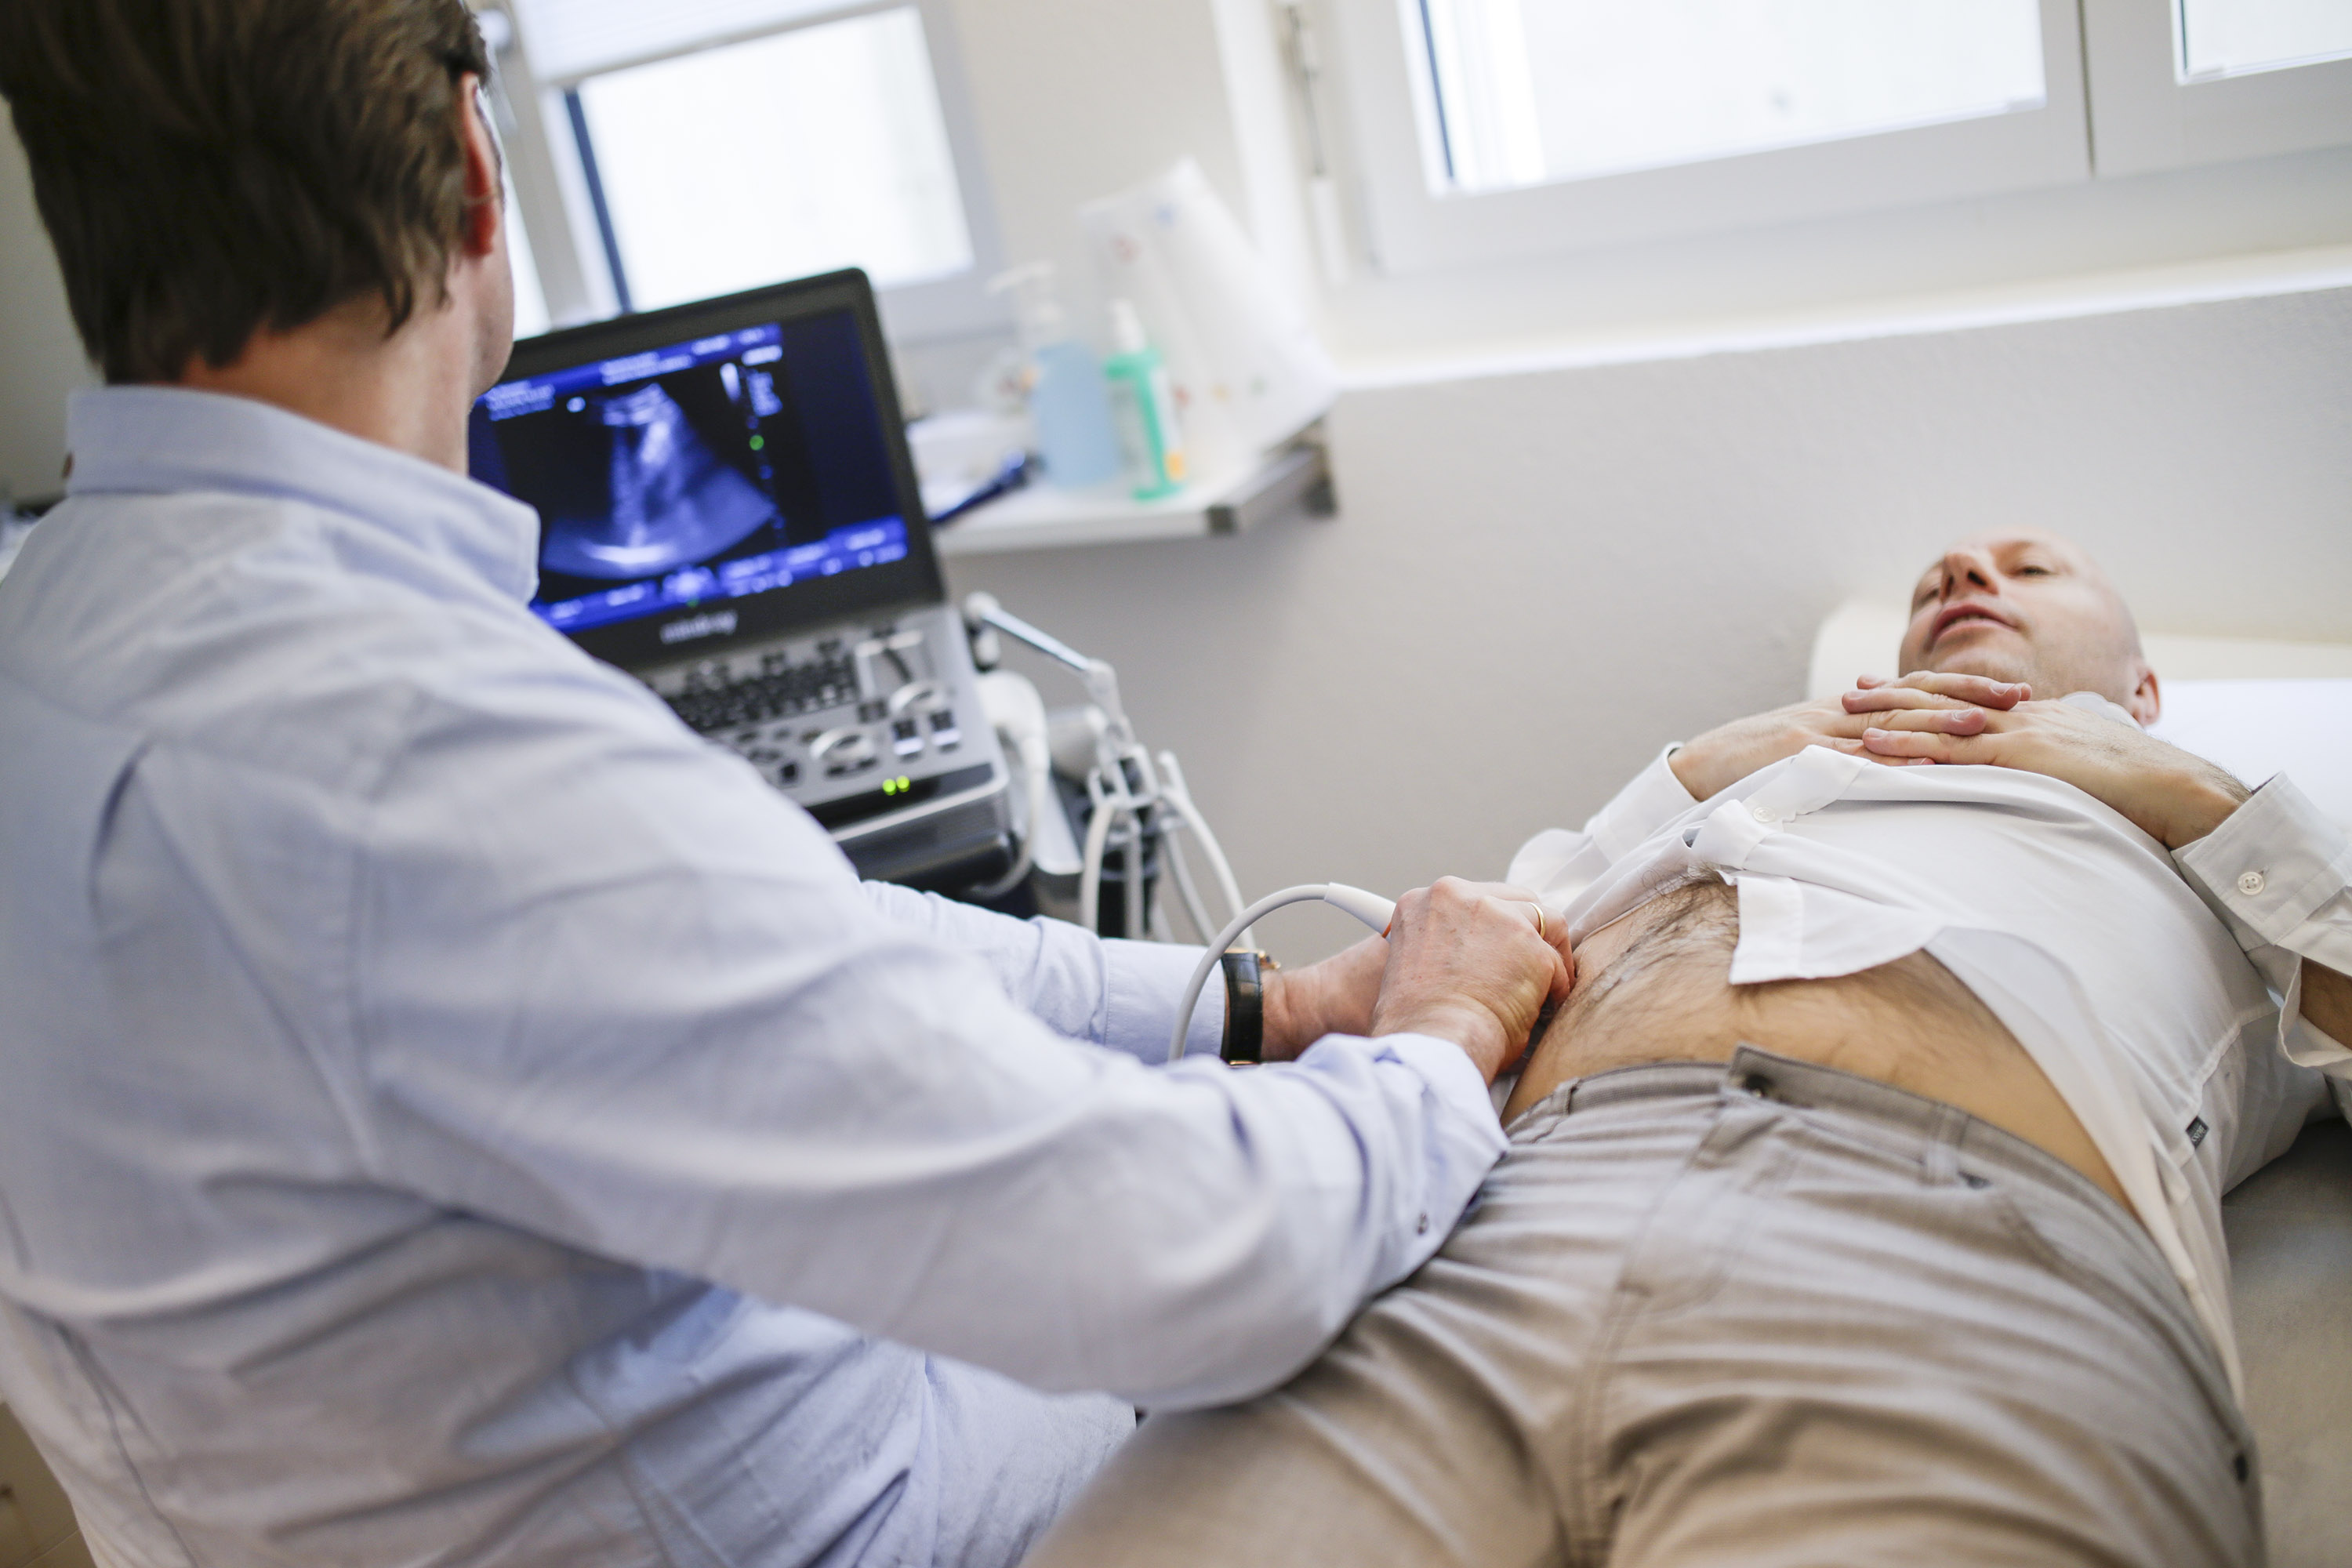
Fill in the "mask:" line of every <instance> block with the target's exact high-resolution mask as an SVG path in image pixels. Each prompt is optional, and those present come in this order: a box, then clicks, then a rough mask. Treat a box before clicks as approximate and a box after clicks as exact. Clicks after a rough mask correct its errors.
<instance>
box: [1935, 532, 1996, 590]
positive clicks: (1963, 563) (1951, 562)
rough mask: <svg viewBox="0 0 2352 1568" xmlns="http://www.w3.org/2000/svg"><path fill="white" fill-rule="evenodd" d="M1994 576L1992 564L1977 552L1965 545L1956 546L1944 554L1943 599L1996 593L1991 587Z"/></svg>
mask: <svg viewBox="0 0 2352 1568" xmlns="http://www.w3.org/2000/svg"><path fill="white" fill-rule="evenodd" d="M1994 580H1995V574H1994V572H1993V569H1992V563H1991V562H1990V561H1988V560H1986V559H1985V557H1984V556H1983V555H1982V554H1981V553H1979V552H1977V551H1974V550H1970V549H1969V548H1968V547H1966V546H1965V545H1960V546H1956V547H1954V548H1953V549H1951V550H1948V551H1947V552H1945V553H1944V597H1945V598H1947V599H1954V598H1958V597H1960V596H1961V595H1966V594H1974V593H1979V592H1981V593H1997V592H1999V590H1998V589H1996V588H1995V587H1994V586H1993V584H1994Z"/></svg>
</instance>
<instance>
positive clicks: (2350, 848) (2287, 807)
mask: <svg viewBox="0 0 2352 1568" xmlns="http://www.w3.org/2000/svg"><path fill="white" fill-rule="evenodd" d="M2172 858H2173V863H2174V864H2176V865H2178V866H2179V868H2180V870H2181V873H2182V875H2184V876H2185V877H2187V878H2188V879H2189V886H2190V887H2192V888H2194V889H2197V892H2198V895H2199V896H2200V897H2201V898H2202V899H2203V900H2205V902H2206V903H2207V904H2208V905H2210V907H2211V908H2212V910H2213V911H2214V913H2216V914H2218V915H2220V916H2221V919H2222V920H2223V921H2226V922H2228V924H2229V927H2230V931H2231V934H2232V935H2233V936H2235V937H2236V938H2237V939H2238V944H2239V945H2240V946H2241V947H2243V948H2244V949H2245V950H2246V951H2247V952H2253V951H2254V950H2255V949H2256V948H2259V947H2280V948H2284V949H2285V950H2286V951H2288V952H2293V953H2296V954H2298V955H2300V956H2302V957H2305V958H2308V959H2312V960H2314V961H2315V962H2317V963H2324V964H2326V966H2327V967H2328V968H2330V969H2333V970H2336V971H2338V972H2339V973H2352V837H2347V835H2346V833H2345V831H2344V829H2343V828H2342V827H2341V826H2338V825H2337V824H2336V822H2334V821H2333V820H2331V819H2330V818H2328V817H2327V816H2326V815H2324V814H2323V813H2322V812H2321V811H2320V809H2319V808H2318V807H2317V806H2315V805H2312V804H2311V802H2310V801H2309V800H2308V799H2307V798H2305V795H2304V793H2303V792H2302V791H2301V790H2299V789H2297V788H2295V787H2294V781H2293V780H2292V779H2289V778H2288V777H2287V776H2286V775H2285V774H2284V773H2281V774H2279V775H2278V776H2277V777H2275V778H2273V779H2272V780H2271V781H2270V783H2268V784H2264V785H2263V787H2262V788H2260V789H2258V790H2256V791H2255V792H2254V793H2253V795H2252V796H2251V797H2249V798H2248V799H2247V801H2246V803H2245V804H2244V805H2242V806H2240V807H2238V809H2237V810H2236V811H2234V812H2232V813H2231V815H2230V816H2229V819H2228V820H2227V821H2225V822H2223V823H2222V824H2221V826H2219V827H2217V828H2215V829H2214V830H2213V831H2212V832H2210V833H2209V834H2207V835H2206V836H2205V837H2202V838H2200V839H2198V840H2197V841H2196V842H2195V843H2193V844H2189V845H2187V846H2185V847H2182V848H2180V849H2178V850H2175V851H2174V852H2173V857H2172Z"/></svg>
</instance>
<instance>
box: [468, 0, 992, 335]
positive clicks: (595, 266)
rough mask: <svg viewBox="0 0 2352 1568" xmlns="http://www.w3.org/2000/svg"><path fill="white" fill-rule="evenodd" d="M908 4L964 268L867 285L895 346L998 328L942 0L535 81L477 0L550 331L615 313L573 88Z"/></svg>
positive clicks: (968, 123)
mask: <svg viewBox="0 0 2352 1568" xmlns="http://www.w3.org/2000/svg"><path fill="white" fill-rule="evenodd" d="M908 6H911V7H912V8H913V9H914V10H915V12H916V13H917V15H918V16H919V17H920V18H921V22H922V28H923V42H924V47H925V48H926V50H927V51H928V53H929V57H930V68H931V80H932V85H933V87H934V88H935V89H936V90H937V91H938V93H939V99H940V120H941V121H942V123H943V124H944V125H945V127H946V130H947V141H948V153H949V156H950V159H951V160H952V162H953V163H954V166H955V174H956V187H957V192H958V195H960V197H961V201H962V205H963V218H964V226H965V229H966V231H967V233H968V235H969V236H970V238H971V266H970V267H968V268H965V269H964V270H963V271H961V272H959V273H956V274H954V275H952V276H950V277H947V278H938V279H927V280H925V281H922V282H917V283H906V284H900V285H897V286H895V287H891V288H887V289H885V288H877V289H876V290H875V294H876V298H877V300H878V302H879V304H880V307H881V312H882V321H883V326H884V329H885V331H886V334H887V336H888V338H889V339H890V341H891V342H894V343H897V342H927V341H931V340H936V339H941V338H953V337H963V336H969V335H971V334H973V333H978V332H986V331H997V330H1001V329H1002V328H1003V327H1004V326H1005V325H1006V323H1007V322H1008V321H1009V319H1010V318H1009V317H1008V316H1007V314H1006V308H1005V305H1004V302H1003V300H1002V299H1001V298H998V297H995V296H992V295H991V294H990V293H989V292H988V289H987V282H988V279H990V278H992V277H993V276H994V275H995V274H996V273H997V272H998V271H999V270H1000V269H1001V268H1002V267H1003V259H1002V258H1003V244H1002V240H1001V237H1000V235H999V231H998V228H997V224H996V215H995V207H994V204H993V202H992V200H991V198H990V195H989V191H988V184H987V178H986V174H985V170H984V168H983V165H982V158H981V152H980V133H979V118H978V115H977V113H976V112H975V110H974V106H973V103H972V99H971V88H970V85H969V81H968V79H967V78H966V75H965V72H964V68H963V57H962V51H961V45H960V42H959V40H958V37H957V34H956V27H955V21H954V17H953V15H952V13H951V11H950V0H845V3H843V4H837V5H823V6H821V7H818V8H814V9H812V10H810V11H808V12H806V13H804V14H803V15H800V16H793V17H791V18H790V19H788V20H785V21H782V22H780V23H777V24H775V25H773V26H761V27H759V28H755V29H752V30H749V31H745V32H739V33H726V34H720V35H718V36H714V37H709V38H706V39H703V40H700V41H698V42H697V43H694V44H692V45H688V46H685V47H670V48H663V49H657V50H649V51H645V52H641V53H637V54H632V55H628V56H625V57H619V58H613V59H609V60H600V61H598V62H597V63H596V64H595V65H594V66H593V68H590V69H587V70H583V71H576V72H570V73H566V74H564V75H561V76H549V77H543V78H542V77H540V76H537V75H535V74H533V72H532V70H531V68H530V44H529V40H528V39H527V38H525V37H523V34H522V28H521V26H520V22H519V20H518V18H517V17H516V16H514V14H513V13H512V11H511V10H509V8H508V7H507V6H506V5H503V4H502V3H498V0H478V4H477V8H478V9H480V10H484V11H490V10H498V11H500V12H502V13H504V14H505V16H506V23H507V25H506V26H505V28H504V29H503V31H504V34H505V37H506V42H505V44H504V46H503V47H501V48H499V51H498V69H499V77H500V79H501V80H500V89H501V96H502V100H503V109H504V117H505V118H506V119H508V120H509V122H510V123H509V134H508V153H509V164H510V166H511V168H512V171H513V177H514V183H515V192H516V196H517V199H518V201H519V202H520V205H521V207H522V218H523V222H524V225H525V226H527V227H528V229H529V231H530V239H531V246H532V249H533V252H534V254H535V256H536V258H537V260H538V263H539V275H540V282H541V289H542V291H543V292H544V294H545V295H546V298H547V304H548V311H549V314H550V316H551V318H552V320H553V321H554V324H555V325H556V326H557V327H566V326H574V325H577V324H579V323H580V322H583V321H599V320H603V319H604V318H606V317H610V316H614V315H617V314H620V313H621V310H620V300H619V297H618V292H617V290H616V289H615V288H614V273H613V268H612V264H611V261H610V259H609V252H608V247H607V231H606V227H605V224H604V218H603V216H602V215H601V214H600V213H599V211H598V207H599V205H600V197H599V194H598V192H597V189H596V186H595V183H594V181H593V178H592V176H591V174H590V172H589V170H588V168H587V166H586V160H584V159H583V156H582V144H581V142H580V140H579V138H578V132H576V131H575V123H576V121H575V120H574V110H573V105H574V104H575V103H576V102H577V100H576V98H575V97H574V96H573V95H574V94H575V93H576V91H577V89H578V88H579V87H580V85H581V84H582V83H583V82H585V81H589V80H592V79H594V78H597V77H600V76H605V75H608V74H611V73H613V72H615V71H623V70H628V69H631V68H635V67H637V66H643V65H651V64H653V63H655V62H656V61H658V60H665V59H676V58H681V57H683V56H686V55H690V54H698V53H700V52H702V51H704V50H706V49H717V48H728V47H734V46H736V45H740V44H750V43H755V42H758V41H760V40H761V39H765V38H772V37H781V36H782V35H783V34H786V33H793V32H798V31H801V30H802V29H803V28H808V27H818V26H825V25H826V24H828V23H833V22H840V21H846V20H849V19H851V18H854V17H857V16H873V15H876V14H878V13H881V12H885V11H894V10H898V9H901V8H903V7H908ZM772 281H775V282H780V283H781V282H784V281H787V279H781V278H779V279H773V280H772Z"/></svg>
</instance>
